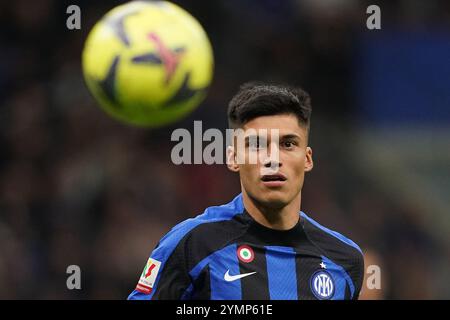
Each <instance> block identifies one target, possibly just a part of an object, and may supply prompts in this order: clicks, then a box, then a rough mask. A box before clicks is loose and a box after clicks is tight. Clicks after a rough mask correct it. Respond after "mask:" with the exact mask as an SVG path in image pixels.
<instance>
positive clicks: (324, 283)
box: [310, 270, 335, 300]
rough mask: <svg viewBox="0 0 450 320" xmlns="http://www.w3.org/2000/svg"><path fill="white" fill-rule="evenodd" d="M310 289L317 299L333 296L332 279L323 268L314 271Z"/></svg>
mask: <svg viewBox="0 0 450 320" xmlns="http://www.w3.org/2000/svg"><path fill="white" fill-rule="evenodd" d="M310 286H311V290H312V292H313V293H314V295H315V296H316V298H317V299H321V300H326V299H330V298H332V297H333V294H334V287H335V285H334V281H333V278H332V277H331V275H330V274H329V273H328V272H327V271H324V270H319V271H317V272H316V273H314V274H313V275H312V277H311V281H310Z"/></svg>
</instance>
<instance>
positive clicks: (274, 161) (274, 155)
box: [263, 144, 283, 168]
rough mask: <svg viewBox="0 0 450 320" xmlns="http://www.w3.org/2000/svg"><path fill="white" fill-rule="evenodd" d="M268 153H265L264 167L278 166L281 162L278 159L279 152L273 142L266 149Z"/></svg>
mask: <svg viewBox="0 0 450 320" xmlns="http://www.w3.org/2000/svg"><path fill="white" fill-rule="evenodd" d="M267 152H268V154H266V155H265V157H264V160H263V165H264V167H266V168H279V167H281V166H282V165H283V164H282V163H281V161H280V152H279V150H278V147H277V146H274V145H273V144H271V145H270V147H269V148H268V149H267Z"/></svg>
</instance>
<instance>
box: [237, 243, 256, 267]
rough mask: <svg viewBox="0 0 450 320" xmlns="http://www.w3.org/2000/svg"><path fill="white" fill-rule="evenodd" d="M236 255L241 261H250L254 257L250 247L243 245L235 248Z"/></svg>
mask: <svg viewBox="0 0 450 320" xmlns="http://www.w3.org/2000/svg"><path fill="white" fill-rule="evenodd" d="M237 256H238V258H239V260H241V261H242V262H245V263H249V262H252V261H253V259H254V258H255V253H254V252H253V249H252V248H250V247H249V246H246V245H243V246H240V247H239V248H238V249H237Z"/></svg>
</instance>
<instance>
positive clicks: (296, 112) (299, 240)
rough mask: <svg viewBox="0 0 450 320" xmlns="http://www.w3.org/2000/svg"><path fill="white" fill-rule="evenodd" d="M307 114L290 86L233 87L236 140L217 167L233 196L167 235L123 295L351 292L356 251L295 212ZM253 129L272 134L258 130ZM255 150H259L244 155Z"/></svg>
mask: <svg viewBox="0 0 450 320" xmlns="http://www.w3.org/2000/svg"><path fill="white" fill-rule="evenodd" d="M310 116H311V102H310V97H309V95H308V93H306V92H305V91H303V90H302V89H300V88H291V87H288V86H281V85H266V84H245V85H243V86H242V87H241V88H240V90H239V92H238V93H237V94H236V95H235V96H234V97H233V99H232V100H231V102H230V104H229V109H228V120H229V124H230V126H231V127H232V128H233V129H242V131H243V132H244V137H245V140H244V141H245V143H244V147H243V148H238V147H237V143H235V139H234V140H233V141H234V142H233V145H232V146H230V147H228V150H227V165H228V168H229V169H230V170H231V171H233V172H237V173H239V176H240V182H241V191H242V192H241V193H240V194H239V195H237V196H236V197H235V198H234V199H233V200H232V201H231V202H229V203H227V204H224V205H221V206H214V207H209V208H207V209H206V210H205V212H204V213H203V214H201V215H199V216H197V217H195V218H192V219H188V220H186V221H184V222H182V223H180V224H178V225H177V226H175V227H174V228H173V229H172V230H171V231H169V232H168V233H167V234H166V235H165V236H164V237H163V238H162V239H161V240H160V242H159V243H158V245H157V246H156V248H155V249H154V250H153V252H152V254H151V256H150V258H149V260H148V262H147V265H146V267H145V268H144V271H143V272H142V275H141V277H140V280H139V282H138V284H137V287H136V289H135V290H134V291H133V292H132V293H131V294H130V295H129V297H128V298H129V299H141V300H145V299H264V300H265V299H267V300H268V299H282V300H290V299H300V300H303V299H336V300H338V299H357V298H358V296H359V292H360V290H361V285H362V280H363V276H364V262H363V255H362V251H361V249H360V248H359V247H358V245H356V244H355V243H354V242H353V241H351V240H350V239H348V238H346V237H344V236H343V235H341V234H339V233H337V232H335V231H332V230H330V229H327V228H326V227H324V226H322V225H320V224H319V223H317V222H316V221H314V220H313V219H312V218H310V217H309V216H308V215H306V213H304V212H302V211H301V209H300V208H301V200H302V193H301V191H302V187H303V181H304V176H305V172H309V171H311V169H312V168H313V159H312V150H311V148H310V147H309V146H308V132H309V127H310ZM250 129H254V130H250ZM263 130H267V131H268V132H270V131H274V132H277V133H278V134H277V139H275V138H274V137H272V135H270V134H268V135H266V136H263V135H259V132H262V131H263ZM247 132H250V133H249V134H247ZM252 132H253V133H252ZM254 132H256V135H257V136H256V138H255V137H254V136H253V137H252V136H251V134H254ZM264 139H266V141H264ZM269 146H270V148H269ZM264 148H266V149H267V150H266V151H267V152H266V153H265V156H262V157H257V161H255V162H251V161H248V160H249V157H250V156H252V154H253V155H254V154H259V153H262V151H263V149H264ZM239 159H240V160H244V161H239Z"/></svg>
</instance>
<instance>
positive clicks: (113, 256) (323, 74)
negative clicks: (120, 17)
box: [0, 0, 450, 299]
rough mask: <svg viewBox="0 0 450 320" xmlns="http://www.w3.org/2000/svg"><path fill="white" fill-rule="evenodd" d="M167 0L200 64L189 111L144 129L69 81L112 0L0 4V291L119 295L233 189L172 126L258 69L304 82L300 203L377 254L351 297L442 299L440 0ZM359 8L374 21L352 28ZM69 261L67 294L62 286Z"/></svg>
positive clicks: (445, 224)
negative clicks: (373, 276)
mask: <svg viewBox="0 0 450 320" xmlns="http://www.w3.org/2000/svg"><path fill="white" fill-rule="evenodd" d="M174 2H175V3H177V4H179V5H180V6H182V7H183V8H185V9H186V10H188V11H189V12H190V13H192V14H193V15H194V16H195V17H196V18H197V19H198V20H199V21H200V22H201V24H202V25H203V27H204V28H205V30H206V31H207V33H208V35H209V37H210V39H211V42H212V45H213V47H214V52H215V62H216V66H215V75H214V80H213V84H212V86H211V88H210V91H209V95H208V98H207V99H206V101H205V102H204V103H203V104H202V105H201V106H200V107H199V108H198V110H196V111H195V112H194V113H193V114H192V115H191V116H189V117H188V118H187V119H185V120H183V121H182V122H179V123H177V124H175V125H173V126H171V127H167V128H163V129H158V130H143V129H136V128H132V127H128V126H125V125H122V124H120V123H118V122H116V121H114V120H113V119H111V118H109V117H108V116H106V115H105V114H104V113H103V112H102V111H101V110H100V109H99V108H98V107H97V106H96V105H95V102H94V100H93V98H91V96H90V95H89V93H88V91H87V89H86V87H85V85H84V82H83V78H82V74H81V66H80V55H81V50H82V46H83V42H84V39H85V38H86V35H87V33H88V32H89V30H90V28H91V27H92V26H93V24H94V23H95V22H96V21H97V20H98V19H99V18H100V17H101V16H102V15H103V14H104V13H106V12H107V11H108V10H109V9H111V8H112V7H114V6H115V5H117V4H120V3H123V1H87V0H84V1H77V0H74V1H71V2H67V1H56V0H38V1H28V0H17V1H8V2H6V1H2V2H0V30H1V31H0V107H1V109H0V125H1V126H0V144H1V157H0V298H3V299H25V298H28V299H53V298H56V299H125V298H126V297H127V295H128V294H129V292H130V291H131V290H132V289H133V288H134V286H135V284H136V282H137V280H138V277H139V274H140V272H141V271H142V268H143V266H144V264H145V262H146V258H147V256H148V255H149V253H150V252H151V250H152V249H153V247H154V246H155V245H156V243H157V241H158V240H159V238H160V237H161V236H162V235H163V234H165V233H166V232H167V231H168V230H169V228H171V227H172V226H173V225H174V224H176V223H178V222H179V221H181V220H184V219H186V218H188V217H192V216H194V215H196V214H198V213H201V212H202V211H203V209H204V208H205V207H207V206H210V205H215V204H221V203H223V202H226V201H228V200H230V199H231V198H232V197H233V196H234V195H235V194H236V193H238V192H239V180H238V177H237V176H235V175H233V174H232V173H230V172H228V171H227V169H226V167H225V166H221V165H213V166H208V165H185V166H176V165H173V164H172V163H171V160H170V150H171V148H172V147H173V145H174V143H173V142H171V141H170V134H171V132H172V131H173V129H175V128H177V127H184V128H187V129H189V130H192V128H193V120H203V121H204V123H203V127H204V130H205V129H206V128H212V127H214V128H220V129H223V130H224V129H225V128H226V126H227V124H226V106H227V103H228V101H229V99H230V98H231V96H232V95H233V94H234V93H235V91H236V90H237V88H238V86H239V85H240V84H241V83H242V82H244V81H248V80H270V81H282V82H288V83H292V84H297V85H302V86H304V87H305V88H306V89H307V90H308V91H309V92H310V93H311V95H312V98H313V118H312V135H311V145H312V147H313V150H314V158H315V168H314V170H313V172H312V173H310V174H309V175H308V176H307V179H306V184H305V188H304V196H303V208H302V209H303V211H305V212H307V213H309V215H311V216H313V217H314V218H315V219H316V220H318V221H319V222H321V223H323V224H324V225H327V226H330V227H332V228H333V229H335V230H337V231H339V232H342V233H343V234H345V235H347V236H349V237H350V238H351V239H353V240H354V241H356V242H357V243H358V244H360V245H361V247H362V248H363V250H364V251H365V252H366V259H367V262H366V263H367V264H378V265H380V266H381V271H382V290H379V291H376V290H375V291H367V290H365V292H364V290H363V297H364V298H373V299H449V298H450V286H449V285H448V284H449V283H450V272H449V270H450V236H449V234H450V209H449V208H450V192H449V191H450V165H449V164H450V130H449V128H450V90H449V89H450V88H449V83H450V2H448V1H444V0H441V1H438V0H431V1H422V0H408V1H406V0H404V1H398V0H397V1H356V0H322V1H317V0H291V1H278V0H226V1H225V0H219V1H202V2H200V1H194V0H179V1H174ZM70 4H77V5H79V6H80V7H81V10H82V29H81V30H80V31H69V30H67V28H66V19H67V17H68V15H67V14H66V8H67V6H68V5H70ZM370 4H377V5H379V6H380V7H381V12H382V30H378V31H369V30H367V28H366V18H367V16H368V15H367V14H366V8H367V6H368V5H370ZM71 264H76V265H79V266H80V267H81V272H82V290H72V291H69V290H67V288H66V278H67V276H68V275H67V274H66V273H65V272H66V268H67V266H68V265H71Z"/></svg>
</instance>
